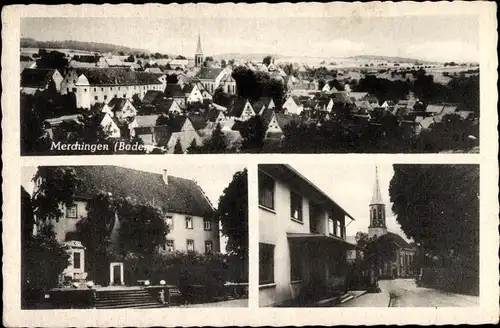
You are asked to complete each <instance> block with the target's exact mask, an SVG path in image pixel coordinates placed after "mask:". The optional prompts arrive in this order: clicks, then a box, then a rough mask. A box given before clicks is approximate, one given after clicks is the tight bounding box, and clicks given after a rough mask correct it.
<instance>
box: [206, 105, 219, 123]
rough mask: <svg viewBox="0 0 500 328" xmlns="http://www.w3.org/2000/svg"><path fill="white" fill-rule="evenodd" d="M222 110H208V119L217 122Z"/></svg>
mask: <svg viewBox="0 0 500 328" xmlns="http://www.w3.org/2000/svg"><path fill="white" fill-rule="evenodd" d="M221 112H222V111H221V110H218V109H215V108H212V109H210V110H209V111H208V112H207V120H208V121H210V122H215V120H216V119H217V118H218V117H219V114H220V113H221Z"/></svg>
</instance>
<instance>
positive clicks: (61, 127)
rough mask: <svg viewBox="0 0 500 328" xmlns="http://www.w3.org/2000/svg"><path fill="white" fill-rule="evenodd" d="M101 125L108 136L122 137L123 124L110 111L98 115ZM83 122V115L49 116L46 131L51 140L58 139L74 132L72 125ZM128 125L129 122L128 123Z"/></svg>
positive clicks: (45, 124)
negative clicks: (59, 136)
mask: <svg viewBox="0 0 500 328" xmlns="http://www.w3.org/2000/svg"><path fill="white" fill-rule="evenodd" d="M97 119H98V121H99V125H100V126H101V127H102V129H103V131H104V132H105V133H106V134H107V137H108V138H120V137H121V132H122V130H121V128H120V126H122V125H123V124H122V123H120V122H119V121H118V120H117V119H116V118H113V117H111V115H109V114H108V113H104V112H101V113H100V114H99V116H98V118H97ZM80 124H83V123H82V122H81V115H79V114H73V115H63V116H59V117H54V118H49V119H46V120H45V121H44V129H45V133H46V134H47V136H48V137H49V138H50V139H51V140H56V139H57V136H58V135H60V134H64V135H65V136H62V137H64V138H65V139H66V138H67V136H68V135H70V134H72V133H73V130H72V126H76V125H80ZM126 125H128V123H127V124H126Z"/></svg>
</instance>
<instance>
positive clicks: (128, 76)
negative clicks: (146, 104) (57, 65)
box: [74, 67, 161, 85]
mask: <svg viewBox="0 0 500 328" xmlns="http://www.w3.org/2000/svg"><path fill="white" fill-rule="evenodd" d="M74 70H76V72H77V75H78V76H80V75H81V74H83V75H85V77H86V78H87V79H88V81H89V83H90V85H150V84H161V82H160V80H158V75H156V74H153V73H146V72H136V71H132V70H130V69H128V68H121V67H112V68H75V69H74Z"/></svg>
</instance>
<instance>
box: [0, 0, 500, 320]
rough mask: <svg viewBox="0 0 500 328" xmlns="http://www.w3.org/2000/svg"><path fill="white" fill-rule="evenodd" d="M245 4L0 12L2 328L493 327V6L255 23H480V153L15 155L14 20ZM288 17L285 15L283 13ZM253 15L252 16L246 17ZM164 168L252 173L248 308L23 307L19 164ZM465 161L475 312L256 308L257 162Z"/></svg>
mask: <svg viewBox="0 0 500 328" xmlns="http://www.w3.org/2000/svg"><path fill="white" fill-rule="evenodd" d="M247 6H249V5H245V4H238V5H234V4H224V5H212V4H211V5H207V4H201V5H193V4H189V5H182V6H181V5H177V4H174V5H169V6H163V5H161V6H160V5H155V4H152V5H141V6H139V5H79V6H73V5H60V6H38V5H29V6H9V7H4V8H3V11H2V24H3V29H2V41H3V49H2V67H3V70H2V85H3V88H4V92H3V95H2V108H3V109H4V110H3V121H2V129H3V136H4V138H3V150H4V152H3V154H2V159H3V164H4V168H3V172H2V173H3V182H4V183H3V185H2V188H3V195H4V197H3V211H4V212H3V213H4V220H3V229H4V234H3V247H4V248H3V249H4V256H3V264H4V271H3V278H4V292H3V297H4V314H5V315H4V321H3V323H4V325H5V326H39V327H43V326H50V327H67V326H152V325H160V326H174V325H175V326H177V325H179V326H193V325H197V326H199V325H212V326H220V325H252V326H256V325H297V326H298V325H312V324H315V325H339V324H343V325H365V324H366V325H370V324H409V323H413V324H422V325H429V324H445V323H446V324H458V323H463V324H465V323H469V324H473V323H476V324H477V323H494V322H498V315H499V307H498V299H499V294H500V293H499V288H498V281H499V274H498V249H499V247H498V246H499V238H498V237H499V236H498V230H497V226H498V199H497V195H498V186H497V181H498V162H497V154H498V144H497V140H498V139H497V136H498V134H497V127H496V123H497V122H498V119H497V112H496V108H497V106H496V104H497V98H498V95H497V90H496V81H497V73H496V67H497V65H498V61H497V56H496V43H497V32H496V28H497V23H496V16H495V11H496V10H495V9H496V7H495V4H494V3H486V2H453V3H451V2H437V3H436V2H434V3H429V2H427V3H416V2H411V3H410V2H403V3H391V2H385V3H379V2H374V3H350V4H346V3H333V4H318V3H313V4H280V5H269V4H265V3H263V4H258V5H252V6H259V7H261V10H259V12H260V15H262V16H261V17H277V16H283V15H286V16H290V17H292V16H293V17H313V16H315V17H325V16H343V15H358V16H362V17H367V16H401V15H464V14H467V15H478V16H479V21H480V35H479V36H478V37H479V38H480V48H481V49H480V50H481V60H480V72H481V78H480V79H481V80H480V83H481V90H480V93H481V95H480V99H481V106H480V107H481V115H480V127H481V138H480V140H481V149H480V154H439V155H438V154H431V155H428V154H426V155H419V154H403V155H400V154H397V155H388V154H341V155H340V154H317V155H295V154H294V155H282V154H273V155H245V154H242V155H186V156H183V155H147V156H138V155H115V156H74V157H69V156H66V157H64V156H59V157H24V158H21V157H20V156H19V115H18V114H19V110H18V108H19V73H18V72H19V61H18V58H19V36H20V33H19V21H20V17H34V16H38V17H56V16H57V17H61V16H66V17H77V16H87V17H90V16H92V17H151V18H165V19H168V18H169V17H176V16H177V17H185V16H189V17H205V18H206V17H248V15H249V11H247V10H246V8H247ZM285 13H286V14H285ZM253 17H255V16H253ZM132 160H133V161H134V162H136V163H138V164H139V163H145V164H146V163H148V162H152V161H155V162H156V161H164V162H165V163H170V164H171V163H172V162H173V161H175V164H179V165H182V164H183V163H185V164H193V165H200V164H203V163H204V164H206V165H217V163H220V162H223V163H225V164H231V163H239V164H246V165H247V166H248V170H249V174H248V176H249V192H250V194H249V205H250V208H249V218H250V228H249V229H250V230H249V236H250V299H249V307H248V308H245V309H236V308H231V309H229V310H223V311H221V309H215V308H212V309H211V308H206V309H175V308H170V309H148V310H132V309H124V310H20V297H19V286H20V270H19V245H20V236H19V234H18V231H19V219H18V218H19V214H20V213H19V212H20V199H19V186H20V170H21V167H22V166H32V165H41V164H44V165H59V164H61V165H77V164H87V165H89V164H93V165H96V164H117V165H119V164H120V163H123V162H126V161H132ZM297 162H301V163H305V162H308V163H311V164H317V163H320V162H321V163H322V164H329V163H330V164H331V165H352V164H355V163H360V162H365V163H373V164H374V163H379V164H384V163H394V162H398V163H414V164H417V163H470V164H475V163H477V164H480V170H481V177H480V205H481V210H480V227H481V235H480V253H481V261H480V273H481V278H480V292H481V298H480V306H479V307H475V308H466V309H464V308H438V309H436V308H376V309H375V308H363V309H359V308H328V309H326V308H322V309H319V308H317V309H300V308H298V309H285V308H258V283H257V277H258V268H257V258H258V255H257V242H258V224H257V221H258V220H257V217H258V210H257V199H256V198H257V197H256V189H257V188H256V184H257V178H256V165H257V164H258V163H288V164H291V165H293V164H294V163H297Z"/></svg>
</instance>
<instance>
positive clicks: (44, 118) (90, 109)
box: [19, 4, 480, 155]
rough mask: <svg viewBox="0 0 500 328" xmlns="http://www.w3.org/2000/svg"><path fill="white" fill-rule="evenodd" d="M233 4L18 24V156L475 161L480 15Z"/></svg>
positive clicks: (29, 19) (36, 19)
mask: <svg viewBox="0 0 500 328" xmlns="http://www.w3.org/2000/svg"><path fill="white" fill-rule="evenodd" d="M242 6H245V13H246V15H245V16H244V17H238V16H235V17H232V18H229V17H227V15H220V17H218V16H216V15H213V11H212V15H210V14H207V15H202V14H201V12H199V11H195V10H188V9H186V11H185V13H184V12H183V14H182V15H178V14H177V15H176V12H175V11H172V17H168V18H165V19H159V18H157V17H106V18H98V17H95V18H86V17H25V18H22V19H21V26H20V34H21V39H20V72H19V74H20V81H21V83H20V97H21V98H20V104H21V108H20V121H21V129H20V133H21V135H20V139H21V154H22V155H80V154H116V153H120V154H124V153H125V154H149V153H153V154H205V153H450V152H459V153H469V152H472V153H478V152H479V52H480V49H479V38H478V35H479V22H478V16H474V15H469V16H468V15H446V14H442V15H429V16H418V15H412V16H387V17H382V16H381V17H377V16H370V17H368V16H366V17H364V16H360V17H352V16H343V17H325V16H324V13H322V14H323V16H321V17H315V16H311V17H295V16H293V15H289V13H288V12H287V11H286V10H281V11H280V10H279V9H280V8H281V7H280V6H281V5H280V4H278V5H275V6H273V7H272V8H271V9H273V10H274V11H273V12H275V13H276V15H271V16H270V15H267V16H266V15H264V14H263V13H262V12H261V10H260V9H259V8H260V7H258V6H256V5H251V4H246V5H242ZM179 8H184V7H182V5H180V6H179ZM199 8H203V7H201V5H200V7H199ZM240 9H241V6H240ZM177 12H179V11H177ZM179 16H180V17H179ZM145 36H147V37H145Z"/></svg>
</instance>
